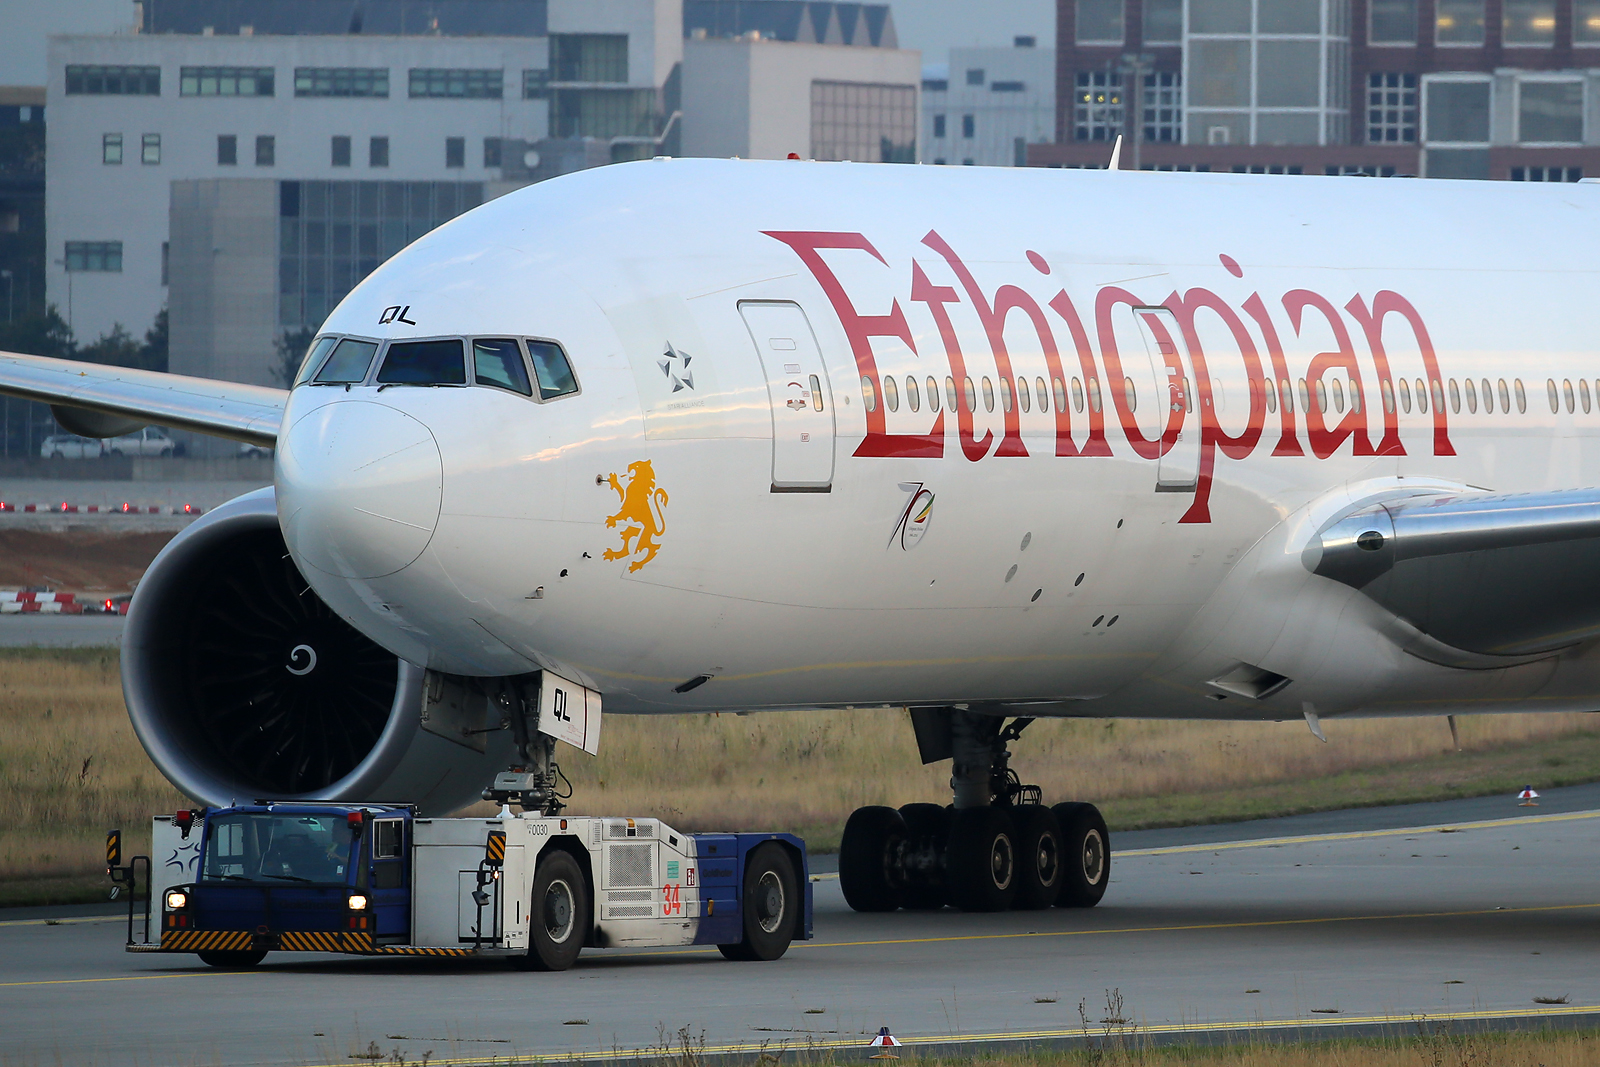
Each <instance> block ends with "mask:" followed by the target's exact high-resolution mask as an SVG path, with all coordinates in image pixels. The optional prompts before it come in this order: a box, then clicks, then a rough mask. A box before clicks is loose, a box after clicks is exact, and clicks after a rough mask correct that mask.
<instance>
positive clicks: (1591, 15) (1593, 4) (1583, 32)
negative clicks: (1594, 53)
mask: <svg viewBox="0 0 1600 1067" xmlns="http://www.w3.org/2000/svg"><path fill="white" fill-rule="evenodd" d="M1572 39H1573V41H1574V42H1576V43H1578V44H1600V0H1576V2H1575V3H1574V4H1573V5H1572Z"/></svg>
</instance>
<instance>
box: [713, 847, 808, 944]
mask: <svg viewBox="0 0 1600 1067" xmlns="http://www.w3.org/2000/svg"><path fill="white" fill-rule="evenodd" d="M800 901H801V897H800V883H799V881H798V879H796V878H795V874H794V861H793V860H791V859H790V858H789V853H788V852H787V851H786V850H785V849H784V847H783V846H782V845H780V844H777V843H776V842H772V841H769V842H767V843H766V844H764V845H762V846H760V847H759V848H757V849H755V850H754V851H753V852H751V853H750V856H749V858H748V859H746V860H745V864H744V908H743V911H744V940H743V941H740V942H739V943H738V944H736V945H718V946H717V951H719V952H721V953H722V954H723V955H724V956H726V957H727V958H728V959H730V960H775V959H777V958H778V957H779V956H782V955H783V954H784V953H785V952H786V951H788V948H789V942H790V941H792V940H794V927H795V916H796V914H797V910H796V909H798V908H799V907H800V906H801V903H800Z"/></svg>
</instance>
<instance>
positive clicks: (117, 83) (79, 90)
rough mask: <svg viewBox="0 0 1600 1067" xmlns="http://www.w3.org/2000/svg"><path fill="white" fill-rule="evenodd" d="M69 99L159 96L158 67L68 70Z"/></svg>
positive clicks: (77, 68)
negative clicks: (80, 97)
mask: <svg viewBox="0 0 1600 1067" xmlns="http://www.w3.org/2000/svg"><path fill="white" fill-rule="evenodd" d="M67 95H68V96H80V95H81V96H160V95H161V68H160V67H91V66H69V67H67Z"/></svg>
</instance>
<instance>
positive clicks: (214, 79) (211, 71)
mask: <svg viewBox="0 0 1600 1067" xmlns="http://www.w3.org/2000/svg"><path fill="white" fill-rule="evenodd" d="M272 83H273V73H272V68H271V67H184V68H182V69H181V70H180V71H179V72H178V95H179V96H272V95H274V94H273V91H272V88H273V86H272Z"/></svg>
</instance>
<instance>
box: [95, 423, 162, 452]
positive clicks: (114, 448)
mask: <svg viewBox="0 0 1600 1067" xmlns="http://www.w3.org/2000/svg"><path fill="white" fill-rule="evenodd" d="M173 448H174V445H173V443H172V438H170V437H168V436H167V435H166V434H165V433H164V432H162V431H161V430H158V429H156V428H155V427H154V426H146V427H145V428H144V429H142V430H136V431H135V432H133V433H130V434H124V435H123V436H121V437H113V438H112V439H111V440H109V441H107V442H106V451H108V452H110V453H111V454H112V455H113V456H170V455H172V452H173Z"/></svg>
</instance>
